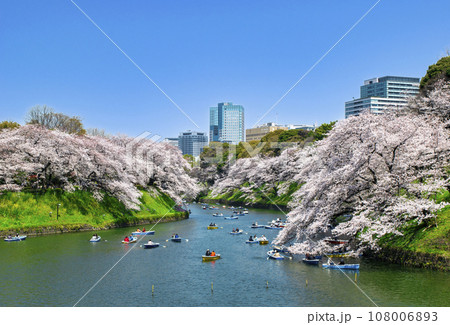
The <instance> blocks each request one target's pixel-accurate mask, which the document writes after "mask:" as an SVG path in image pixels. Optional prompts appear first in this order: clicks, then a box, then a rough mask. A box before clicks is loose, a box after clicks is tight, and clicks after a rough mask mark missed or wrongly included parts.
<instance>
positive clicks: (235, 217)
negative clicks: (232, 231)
mask: <svg viewBox="0 0 450 325" xmlns="http://www.w3.org/2000/svg"><path fill="white" fill-rule="evenodd" d="M224 219H225V220H232V219H239V218H238V217H237V216H231V217H224Z"/></svg>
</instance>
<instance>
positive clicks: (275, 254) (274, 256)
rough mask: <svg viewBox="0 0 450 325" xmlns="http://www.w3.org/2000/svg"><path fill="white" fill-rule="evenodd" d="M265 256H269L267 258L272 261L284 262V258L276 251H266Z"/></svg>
mask: <svg viewBox="0 0 450 325" xmlns="http://www.w3.org/2000/svg"><path fill="white" fill-rule="evenodd" d="M267 255H268V256H269V258H271V259H273V260H284V256H283V255H280V253H278V252H276V251H273V250H271V251H268V252H267Z"/></svg>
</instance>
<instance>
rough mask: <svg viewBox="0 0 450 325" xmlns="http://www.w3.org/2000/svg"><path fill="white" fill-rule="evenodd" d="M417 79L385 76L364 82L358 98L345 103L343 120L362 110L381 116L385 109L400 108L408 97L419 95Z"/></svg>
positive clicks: (418, 81)
mask: <svg viewBox="0 0 450 325" xmlns="http://www.w3.org/2000/svg"><path fill="white" fill-rule="evenodd" d="M419 85H420V79H419V78H410V77H395V76H385V77H381V78H373V79H369V80H365V81H364V85H362V86H361V89H360V97H361V98H358V99H354V100H351V101H348V102H345V118H347V117H349V116H352V115H359V114H360V113H361V112H362V111H363V110H369V111H370V112H371V113H374V114H382V113H383V111H384V110H385V109H387V108H401V107H403V106H406V104H407V103H408V97H411V96H416V95H417V94H418V93H419Z"/></svg>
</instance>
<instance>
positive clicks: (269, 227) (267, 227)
mask: <svg viewBox="0 0 450 325" xmlns="http://www.w3.org/2000/svg"><path fill="white" fill-rule="evenodd" d="M264 228H266V229H281V227H277V226H264Z"/></svg>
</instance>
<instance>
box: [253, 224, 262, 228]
mask: <svg viewBox="0 0 450 325" xmlns="http://www.w3.org/2000/svg"><path fill="white" fill-rule="evenodd" d="M264 227H265V226H264V225H255V224H253V225H251V226H250V228H264Z"/></svg>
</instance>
